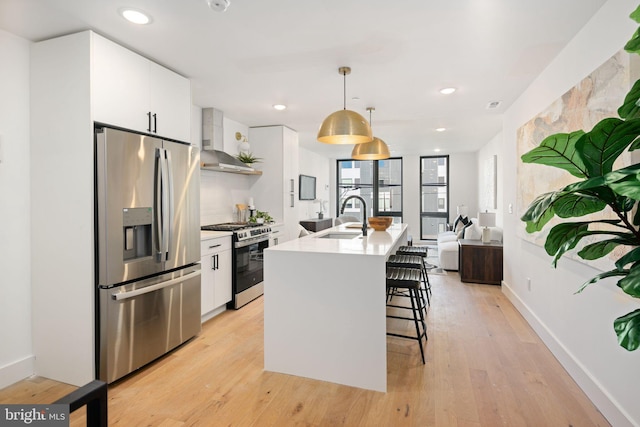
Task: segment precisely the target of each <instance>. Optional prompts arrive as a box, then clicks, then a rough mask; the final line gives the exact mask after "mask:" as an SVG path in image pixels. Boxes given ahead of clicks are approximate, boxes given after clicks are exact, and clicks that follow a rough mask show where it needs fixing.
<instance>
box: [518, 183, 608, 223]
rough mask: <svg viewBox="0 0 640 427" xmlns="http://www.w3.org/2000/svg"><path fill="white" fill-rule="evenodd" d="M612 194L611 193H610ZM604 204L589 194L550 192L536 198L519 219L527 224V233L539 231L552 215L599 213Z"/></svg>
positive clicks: (569, 215)
mask: <svg viewBox="0 0 640 427" xmlns="http://www.w3.org/2000/svg"><path fill="white" fill-rule="evenodd" d="M612 194H613V193H612ZM605 207H606V204H605V203H604V202H602V201H600V200H598V198H597V197H596V196H594V195H591V194H584V195H583V194H572V193H566V192H561V191H552V192H549V193H544V194H541V195H540V196H538V197H537V198H536V199H535V200H534V201H533V202H531V204H530V205H529V207H528V208H527V210H526V212H525V213H524V214H523V215H522V217H521V218H520V219H521V220H522V221H525V222H526V223H527V232H528V233H533V232H535V231H540V230H542V228H543V227H544V226H545V225H546V224H547V223H548V222H549V220H550V219H551V218H553V216H554V215H556V214H557V215H558V216H559V217H561V218H573V217H578V216H584V215H588V214H590V213H594V212H599V211H601V210H602V209H604V208H605Z"/></svg>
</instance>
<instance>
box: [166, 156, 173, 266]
mask: <svg viewBox="0 0 640 427" xmlns="http://www.w3.org/2000/svg"><path fill="white" fill-rule="evenodd" d="M164 152H165V157H166V170H167V181H166V182H167V186H166V189H167V192H166V195H167V202H166V210H165V211H164V214H166V215H168V217H166V218H165V227H166V228H165V229H166V234H165V238H164V240H165V249H164V250H165V253H166V257H165V260H169V259H171V254H170V253H169V250H170V248H171V245H172V244H173V232H174V229H173V223H174V221H173V220H174V216H175V208H174V206H175V203H174V198H173V162H172V161H171V152H170V151H169V150H166V149H165V150H164ZM163 216H164V215H163Z"/></svg>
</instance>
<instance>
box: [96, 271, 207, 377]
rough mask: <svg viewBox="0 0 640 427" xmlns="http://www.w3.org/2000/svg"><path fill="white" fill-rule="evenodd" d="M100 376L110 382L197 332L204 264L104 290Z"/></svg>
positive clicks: (101, 315)
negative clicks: (201, 270)
mask: <svg viewBox="0 0 640 427" xmlns="http://www.w3.org/2000/svg"><path fill="white" fill-rule="evenodd" d="M99 298H100V302H99V303H100V310H99V311H100V340H99V349H98V350H99V351H98V354H99V359H98V363H97V366H98V367H99V372H98V378H99V379H100V380H102V381H106V382H108V383H111V382H113V381H115V380H117V379H119V378H121V377H123V376H125V375H127V374H129V373H131V372H133V371H135V370H136V369H138V368H140V367H142V366H144V365H146V364H147V363H149V362H151V361H152V360H154V359H156V358H158V357H160V356H162V355H163V354H165V353H167V352H168V351H170V350H172V349H173V348H175V347H177V346H179V345H180V344H182V343H184V342H185V341H187V340H188V339H190V338H192V337H193V336H195V335H197V334H198V333H199V332H200V330H201V323H200V265H199V264H197V265H195V266H192V267H189V268H186V269H183V270H179V271H177V272H173V273H170V274H165V275H161V276H158V277H155V278H152V279H147V280H144V281H140V282H136V283H132V284H128V285H122V286H119V287H115V288H110V289H100V290H99Z"/></svg>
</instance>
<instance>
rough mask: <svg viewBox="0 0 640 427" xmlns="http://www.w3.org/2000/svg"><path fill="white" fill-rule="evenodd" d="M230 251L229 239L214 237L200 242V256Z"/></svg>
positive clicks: (227, 237)
mask: <svg viewBox="0 0 640 427" xmlns="http://www.w3.org/2000/svg"><path fill="white" fill-rule="evenodd" d="M229 250H231V237H230V236H225V237H216V238H213V239H207V240H203V241H201V242H200V256H205V255H209V254H214V253H216V252H221V251H229Z"/></svg>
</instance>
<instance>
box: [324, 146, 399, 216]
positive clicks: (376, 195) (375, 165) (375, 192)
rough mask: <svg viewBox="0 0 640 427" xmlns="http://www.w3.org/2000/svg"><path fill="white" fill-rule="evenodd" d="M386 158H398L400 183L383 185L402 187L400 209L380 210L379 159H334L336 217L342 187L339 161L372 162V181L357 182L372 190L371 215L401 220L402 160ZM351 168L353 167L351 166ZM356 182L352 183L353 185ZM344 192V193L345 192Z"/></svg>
mask: <svg viewBox="0 0 640 427" xmlns="http://www.w3.org/2000/svg"><path fill="white" fill-rule="evenodd" d="M386 160H399V161H400V184H392V185H389V184H387V185H385V186H384V187H400V188H401V189H402V191H401V195H400V210H399V211H398V210H393V211H384V212H381V211H380V206H379V204H380V203H379V200H380V180H379V177H380V160H355V159H336V194H335V197H336V218H337V217H339V216H340V207H341V193H342V190H343V188H342V187H341V183H340V170H341V169H340V163H341V162H360V163H366V162H372V172H373V173H372V181H373V182H372V183H371V184H369V183H367V184H362V183H360V184H357V186H359V187H360V188H371V190H372V199H373V206H372V211H373V216H390V217H393V218H399V220H400V222H402V218H403V211H404V193H405V191H404V173H403V172H404V161H403V158H402V157H390V158H388V159H384V161H386ZM351 169H353V167H351ZM355 185H356V184H355V183H354V186H355ZM345 194H346V193H345Z"/></svg>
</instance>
